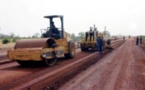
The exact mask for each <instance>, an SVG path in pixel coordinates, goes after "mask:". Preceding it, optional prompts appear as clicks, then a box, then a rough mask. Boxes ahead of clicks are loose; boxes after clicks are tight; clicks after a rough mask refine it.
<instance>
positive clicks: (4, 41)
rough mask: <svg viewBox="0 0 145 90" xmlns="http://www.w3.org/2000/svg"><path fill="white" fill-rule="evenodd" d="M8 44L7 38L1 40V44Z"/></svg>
mask: <svg viewBox="0 0 145 90" xmlns="http://www.w3.org/2000/svg"><path fill="white" fill-rule="evenodd" d="M9 42H10V39H8V38H4V39H3V40H2V43H3V44H7V43H9Z"/></svg>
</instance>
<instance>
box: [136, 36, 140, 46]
mask: <svg viewBox="0 0 145 90" xmlns="http://www.w3.org/2000/svg"><path fill="white" fill-rule="evenodd" d="M138 43H139V38H138V37H136V45H138Z"/></svg>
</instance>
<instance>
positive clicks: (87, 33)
mask: <svg viewBox="0 0 145 90" xmlns="http://www.w3.org/2000/svg"><path fill="white" fill-rule="evenodd" d="M87 40H88V32H86V38H85V41H87Z"/></svg>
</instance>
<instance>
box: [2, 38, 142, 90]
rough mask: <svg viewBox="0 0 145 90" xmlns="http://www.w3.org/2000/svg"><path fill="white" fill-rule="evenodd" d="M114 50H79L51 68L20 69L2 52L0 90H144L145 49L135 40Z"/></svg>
mask: <svg viewBox="0 0 145 90" xmlns="http://www.w3.org/2000/svg"><path fill="white" fill-rule="evenodd" d="M116 42H117V41H116ZM115 46H117V47H115ZM114 47H115V48H114V50H112V51H110V50H109V51H108V50H105V51H103V53H102V54H101V55H99V54H98V52H94V51H90V52H81V51H80V49H76V57H75V58H74V59H71V60H66V59H60V60H59V61H58V62H57V63H56V65H54V66H52V67H45V66H36V67H35V66H34V67H31V66H30V67H21V66H20V65H19V64H18V63H16V62H14V61H10V60H9V59H8V58H7V57H6V52H7V49H0V90H11V89H13V90H22V89H23V90H58V89H59V90H145V50H144V49H143V48H142V47H141V45H136V44H135V39H133V38H130V39H126V41H125V42H124V41H123V42H122V41H121V42H120V43H118V44H117V43H116V44H114Z"/></svg>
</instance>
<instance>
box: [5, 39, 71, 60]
mask: <svg viewBox="0 0 145 90" xmlns="http://www.w3.org/2000/svg"><path fill="white" fill-rule="evenodd" d="M52 41H55V42H56V43H57V45H58V46H57V47H54V48H50V47H49V44H48V43H50V42H52ZM52 52H55V53H56V57H62V56H64V54H66V53H68V43H67V40H66V39H59V40H54V39H52V38H41V39H23V40H20V41H18V42H17V43H16V45H15V47H14V49H11V50H8V57H9V59H10V60H23V61H27V60H33V61H41V60H42V59H43V58H42V55H43V54H47V55H46V58H48V59H51V58H52Z"/></svg>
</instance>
